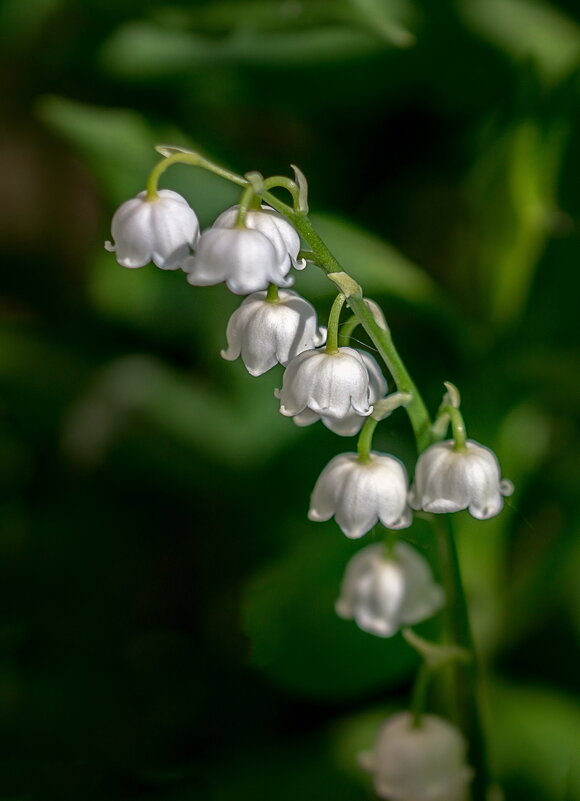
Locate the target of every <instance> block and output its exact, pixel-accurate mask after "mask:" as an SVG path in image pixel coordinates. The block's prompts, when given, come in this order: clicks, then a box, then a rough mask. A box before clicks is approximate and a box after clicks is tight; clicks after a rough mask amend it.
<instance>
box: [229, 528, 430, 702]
mask: <svg viewBox="0 0 580 801" xmlns="http://www.w3.org/2000/svg"><path fill="white" fill-rule="evenodd" d="M324 528H325V529H326V530H324V531H322V532H314V531H313V532H312V533H311V534H310V535H309V537H308V539H307V540H304V541H302V542H301V543H300V544H299V546H298V547H297V548H295V549H293V550H292V551H291V552H290V553H288V554H287V555H285V556H284V557H283V558H282V559H280V560H279V561H278V562H277V563H276V564H274V565H272V566H270V567H267V568H266V569H265V570H264V571H263V572H261V573H259V574H258V575H257V576H256V577H254V579H253V580H252V583H251V584H250V586H249V588H248V590H247V592H246V595H245V602H244V620H245V627H246V630H247V632H248V634H249V636H250V638H251V640H252V661H253V662H254V663H255V664H257V665H259V666H261V667H262V668H263V669H264V670H265V671H266V672H267V674H268V675H269V676H271V677H273V678H274V679H275V680H276V681H277V682H280V683H281V684H282V685H283V686H285V687H288V688H289V689H291V690H293V691H294V692H300V693H305V694H306V695H309V696H314V697H319V698H330V699H331V698H340V697H341V696H353V695H354V696H356V695H357V694H359V695H360V694H361V693H363V692H364V691H367V692H368V691H369V690H374V689H378V688H381V687H388V686H389V685H392V684H395V683H396V682H398V681H400V680H401V678H402V677H404V676H405V675H406V674H407V673H408V672H409V671H410V669H411V667H413V666H416V664H417V662H418V660H417V658H416V655H415V653H414V651H413V649H411V648H410V647H409V646H408V645H407V644H406V643H405V641H404V640H403V638H402V637H401V636H400V635H397V636H396V637H394V638H392V639H388V640H386V641H383V640H381V639H380V638H378V637H371V636H369V635H368V634H365V633H364V632H362V631H360V630H359V629H358V628H357V627H356V626H355V624H354V623H352V622H346V621H344V620H341V619H339V618H338V617H337V616H336V614H335V613H334V604H335V602H336V599H337V598H338V594H339V589H340V582H341V579H342V574H343V573H344V567H345V564H346V562H347V561H348V559H349V558H350V556H352V555H353V553H354V552H355V551H356V547H355V546H354V545H353V543H352V542H349V541H348V540H346V539H345V537H344V536H342V534H341V533H340V532H337V531H336V530H334V526H333V527H332V530H330V531H329V530H328V529H330V528H331V526H329V525H327V526H325V527H324Z"/></svg>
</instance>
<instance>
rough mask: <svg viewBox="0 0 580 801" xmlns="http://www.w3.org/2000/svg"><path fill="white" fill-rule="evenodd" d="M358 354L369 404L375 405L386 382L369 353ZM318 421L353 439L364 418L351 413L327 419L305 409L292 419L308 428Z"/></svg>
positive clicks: (382, 393)
mask: <svg viewBox="0 0 580 801" xmlns="http://www.w3.org/2000/svg"><path fill="white" fill-rule="evenodd" d="M358 352H359V353H360V355H361V356H362V359H363V361H364V363H365V365H366V368H367V371H368V374H369V402H370V403H376V402H377V401H378V400H379V399H380V398H383V397H384V396H385V395H386V394H387V389H388V387H387V382H386V380H385V377H384V375H383V374H382V372H381V368H380V367H379V365H378V363H377V361H376V359H374V358H373V357H372V356H371V355H370V353H365V351H362V350H361V351H358ZM318 420H321V421H322V422H323V424H324V425H325V426H326V427H327V428H329V429H330V430H331V431H333V432H334V433H335V434H339V435H340V436H341V437H353V436H354V435H355V434H358V433H359V431H360V430H361V428H362V427H363V424H364V421H365V420H366V417H362V416H361V415H360V414H356V412H351V413H350V414H347V415H345V416H344V417H339V418H337V417H327V416H324V415H320V414H318V413H317V412H313V411H312V409H305V410H304V411H303V412H301V413H300V414H297V415H296V416H295V417H294V422H295V423H296V425H297V426H310V425H312V424H313V423H316V422H317V421H318Z"/></svg>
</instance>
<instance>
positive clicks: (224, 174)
mask: <svg viewBox="0 0 580 801" xmlns="http://www.w3.org/2000/svg"><path fill="white" fill-rule="evenodd" d="M173 164H189V165H190V166H192V167H202V168H203V169H204V170H208V171H209V172H213V173H214V175H219V176H220V178H225V179H226V181H231V183H234V184H237V185H238V186H246V185H247V184H248V182H247V181H246V179H245V178H242V176H241V175H237V174H236V173H235V172H231V170H226V169H224V168H223V167H220V166H219V165H218V164H214V163H213V161H209V160H208V159H204V157H203V156H200V155H199V153H174V154H173V155H172V156H168V157H167V158H165V159H163V161H160V162H159V163H158V164H156V165H155V167H153V169H152V170H151V173H150V174H149V178H148V179H147V185H146V189H147V200H155V198H156V197H157V184H158V183H159V178H160V177H161V176H162V175H163V173H164V172H165V170H167V169H168V168H169V167H171V166H172V165H173Z"/></svg>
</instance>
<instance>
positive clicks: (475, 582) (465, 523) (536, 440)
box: [454, 402, 551, 654]
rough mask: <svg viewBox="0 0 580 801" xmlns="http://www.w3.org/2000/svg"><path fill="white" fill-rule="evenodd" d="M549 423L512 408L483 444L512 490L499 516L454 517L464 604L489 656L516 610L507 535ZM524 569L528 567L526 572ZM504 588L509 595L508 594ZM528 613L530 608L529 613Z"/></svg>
mask: <svg viewBox="0 0 580 801" xmlns="http://www.w3.org/2000/svg"><path fill="white" fill-rule="evenodd" d="M550 436H551V424H550V420H549V419H548V418H547V417H546V416H545V415H544V414H543V413H542V411H541V410H540V409H538V408H536V407H535V406H534V405H532V404H531V403H525V402H524V403H521V404H518V405H517V406H516V407H514V408H513V409H512V410H511V411H510V412H509V414H508V415H507V416H506V417H505V419H504V420H503V422H502V424H501V426H500V427H499V431H498V433H497V435H496V439H495V441H494V442H486V443H485V444H486V445H487V446H488V447H491V448H492V450H493V451H494V452H495V453H496V455H497V456H498V459H499V462H500V465H501V473H502V476H505V477H506V478H508V479H509V480H510V481H512V483H513V484H514V487H515V489H514V494H513V496H511V497H508V498H506V499H505V507H504V509H503V511H502V512H501V514H499V515H497V516H496V517H493V518H491V519H490V520H485V521H482V520H475V519H474V518H473V517H471V515H469V514H468V513H467V512H465V513H462V514H458V515H455V516H454V525H455V531H456V535H457V538H458V547H459V550H460V554H461V567H462V571H463V577H464V582H465V585H466V588H467V592H468V595H469V598H470V602H471V603H470V614H471V618H472V625H473V627H474V630H475V633H476V639H477V643H478V647H479V649H480V650H481V651H482V653H484V654H487V653H490V652H492V653H493V652H494V650H495V649H496V648H498V646H499V644H500V643H501V642H503V641H504V638H505V636H506V623H505V620H506V615H507V614H508V610H509V614H510V620H511V622H512V625H511V626H510V628H509V629H508V630H509V631H512V632H513V631H514V629H515V628H516V626H514V625H513V622H514V620H513V619H514V617H515V616H516V615H517V614H518V611H519V607H518V605H517V604H516V602H515V599H514V585H515V584H516V583H517V582H518V580H520V579H521V575H522V574H523V573H524V572H526V570H525V566H524V565H521V564H520V565H516V566H515V567H514V566H511V565H510V564H509V554H508V549H509V545H510V531H511V528H512V526H513V524H514V520H518V519H519V518H520V516H521V511H520V507H521V501H520V498H522V497H523V496H524V493H525V490H526V485H527V484H528V482H529V481H530V479H531V478H532V477H533V476H534V475H535V472H536V471H537V469H538V467H539V466H540V465H541V464H542V461H543V459H544V458H545V457H546V453H547V451H548V448H549V446H550ZM527 569H529V566H527ZM508 588H509V589H508ZM532 611H533V610H532V609H531V608H530V612H532Z"/></svg>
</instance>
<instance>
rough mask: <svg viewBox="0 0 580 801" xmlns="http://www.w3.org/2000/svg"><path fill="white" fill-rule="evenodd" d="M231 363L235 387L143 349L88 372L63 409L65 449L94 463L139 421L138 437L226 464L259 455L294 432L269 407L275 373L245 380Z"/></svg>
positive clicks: (258, 458) (274, 406) (271, 450)
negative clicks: (212, 382) (156, 436)
mask: <svg viewBox="0 0 580 801" xmlns="http://www.w3.org/2000/svg"><path fill="white" fill-rule="evenodd" d="M238 367H239V370H238V375H239V376H240V381H239V383H238V384H237V386H236V388H235V390H234V391H232V388H231V386H230V388H229V391H220V390H219V389H217V388H215V387H213V386H208V385H206V384H204V383H203V382H202V381H201V380H199V379H198V380H196V379H194V378H193V377H192V378H188V377H186V376H184V375H181V374H180V373H179V372H177V371H175V370H172V369H170V368H169V367H166V366H165V365H164V364H163V363H162V362H160V361H158V360H157V359H154V358H152V357H150V356H145V355H142V356H141V355H134V356H126V357H124V358H121V359H118V360H116V361H114V362H112V363H111V364H109V365H107V366H106V367H105V368H104V369H102V370H101V371H99V372H97V373H96V375H95V377H94V379H93V381H92V382H91V383H90V384H89V385H88V386H87V388H86V390H85V392H84V393H83V394H82V395H80V396H79V397H78V399H77V401H76V403H75V404H74V406H73V408H72V409H71V410H70V412H69V415H68V418H67V421H66V425H65V428H64V447H65V450H66V452H67V453H68V454H69V455H70V456H72V457H73V458H75V459H77V460H79V461H81V462H85V463H87V464H95V463H98V462H100V461H101V460H102V459H103V458H104V456H105V454H106V453H107V451H108V450H109V448H110V447H111V445H112V444H113V443H114V442H115V441H116V439H117V438H119V437H121V436H122V435H123V432H124V430H125V428H126V426H127V425H128V424H129V423H131V425H132V426H134V425H138V424H139V423H140V424H141V426H142V427H143V430H142V431H141V436H142V437H144V438H147V436H148V435H149V432H150V431H151V432H152V433H155V432H160V433H162V435H163V436H164V437H167V438H169V440H175V441H176V442H178V443H179V444H180V446H181V447H183V446H185V447H189V448H192V449H196V450H199V451H202V452H204V453H205V454H207V455H209V456H210V458H212V459H215V460H218V461H221V462H225V463H226V464H233V465H248V464H250V463H254V462H256V461H261V460H264V459H266V458H268V457H269V456H271V455H272V454H273V453H274V452H275V451H276V450H277V449H279V448H280V447H282V445H283V444H284V443H285V442H287V441H288V440H292V439H294V438H295V437H296V436H297V433H298V432H297V430H296V427H295V426H293V425H292V424H291V422H290V421H289V420H287V419H286V418H283V417H282V416H281V415H279V414H278V413H277V402H276V400H275V399H274V394H273V390H274V387H275V386H276V385H277V384H278V382H279V374H277V373H276V371H272V372H271V373H268V374H266V375H264V376H261V377H260V378H259V379H254V381H252V380H251V379H249V378H248V376H247V374H246V372H245V369H244V368H243V367H242V366H240V365H235V366H232V375H233V376H235V375H236V368H238Z"/></svg>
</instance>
